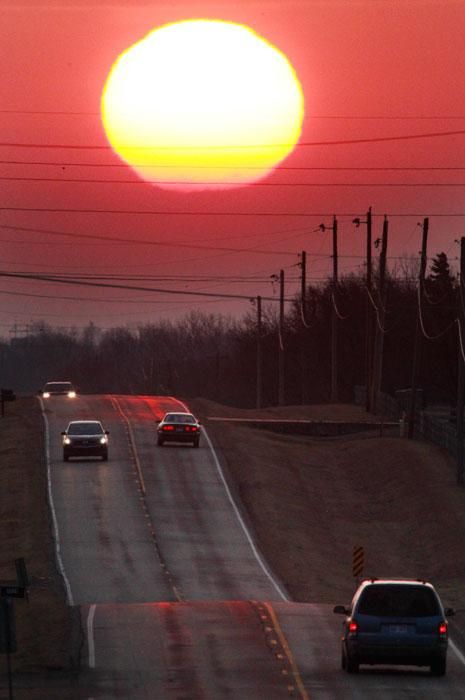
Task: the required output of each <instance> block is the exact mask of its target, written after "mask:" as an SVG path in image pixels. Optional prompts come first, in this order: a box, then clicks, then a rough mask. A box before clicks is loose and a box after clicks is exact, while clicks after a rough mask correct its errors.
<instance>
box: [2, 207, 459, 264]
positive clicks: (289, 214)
mask: <svg viewBox="0 0 465 700" xmlns="http://www.w3.org/2000/svg"><path fill="white" fill-rule="evenodd" d="M2 211H24V212H47V213H56V214H60V213H66V214H130V215H135V214H137V215H145V216H147V215H148V216H239V217H248V216H255V217H256V216H259V217H260V216H266V217H271V216H278V217H302V218H313V219H315V218H321V217H328V216H333V214H332V213H328V212H324V213H315V212H312V213H310V212H288V211H284V212H282V211H280V212H268V211H261V212H252V211H245V212H244V211H169V210H144V209H70V208H66V207H64V208H58V207H0V213H1V212H2ZM359 214H360V212H343V213H339V214H338V216H339V217H353V216H359ZM385 215H386V216H389V217H403V218H409V217H416V218H418V217H423V216H424V215H425V214H424V212H387V213H386V214H373V215H372V216H373V217H384V216H385ZM427 216H428V217H442V218H452V217H464V216H465V212H441V213H436V214H434V213H433V214H431V213H429V214H428V215H427ZM2 228H15V227H13V226H6V225H2ZM63 235H66V234H63ZM147 245H151V243H150V242H147ZM191 247H192V246H191ZM245 252H253V249H251V250H249V251H245ZM278 252H279V254H283V251H278ZM285 254H287V253H285ZM292 255H295V253H292Z"/></svg>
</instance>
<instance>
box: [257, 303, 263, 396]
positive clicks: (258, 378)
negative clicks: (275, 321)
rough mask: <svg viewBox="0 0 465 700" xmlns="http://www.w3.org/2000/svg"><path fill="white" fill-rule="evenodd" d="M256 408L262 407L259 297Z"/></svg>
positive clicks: (260, 310)
mask: <svg viewBox="0 0 465 700" xmlns="http://www.w3.org/2000/svg"><path fill="white" fill-rule="evenodd" d="M256 407H257V408H261V407H262V298H261V296H257V396H256Z"/></svg>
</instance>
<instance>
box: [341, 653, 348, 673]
mask: <svg viewBox="0 0 465 700" xmlns="http://www.w3.org/2000/svg"><path fill="white" fill-rule="evenodd" d="M341 668H342V670H343V671H345V670H346V669H347V659H346V655H345V654H344V652H342V653H341Z"/></svg>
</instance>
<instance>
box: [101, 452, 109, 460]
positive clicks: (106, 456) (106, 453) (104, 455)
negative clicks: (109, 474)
mask: <svg viewBox="0 0 465 700" xmlns="http://www.w3.org/2000/svg"><path fill="white" fill-rule="evenodd" d="M102 462H108V452H104V453H103V455H102Z"/></svg>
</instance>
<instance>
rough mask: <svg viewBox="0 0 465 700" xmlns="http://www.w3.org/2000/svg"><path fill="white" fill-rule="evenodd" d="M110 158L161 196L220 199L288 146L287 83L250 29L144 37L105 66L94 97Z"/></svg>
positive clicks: (299, 108) (290, 72) (200, 26)
mask: <svg viewBox="0 0 465 700" xmlns="http://www.w3.org/2000/svg"><path fill="white" fill-rule="evenodd" d="M101 108H102V119H103V124H104V127H105V132H106V134H107V137H108V140H109V141H110V144H111V145H112V147H113V149H114V151H115V152H116V153H117V154H118V155H119V156H120V157H121V158H122V159H123V160H124V161H125V162H127V163H128V164H129V165H130V166H131V167H132V168H133V169H134V170H135V171H136V172H137V173H138V174H139V175H140V176H141V177H142V178H144V179H145V180H147V181H150V182H153V183H154V184H155V185H158V186H159V187H165V188H170V189H181V190H192V189H218V188H221V189H224V188H228V187H238V186H241V185H242V186H243V185H246V184H248V183H251V182H255V181H256V180H259V179H261V178H263V177H264V176H265V175H266V174H267V173H269V172H270V170H272V169H273V168H274V167H275V166H276V165H277V164H278V163H279V162H280V161H282V160H283V159H284V158H285V157H286V156H287V155H288V154H289V153H290V152H291V151H292V150H293V148H294V146H295V144H296V143H297V141H298V139H299V136H300V131H301V127H302V120H303V112H304V101H303V93H302V89H301V86H300V83H299V80H298V78H297V76H296V73H295V71H294V69H293V67H292V66H291V64H290V62H289V61H288V59H287V58H286V57H285V56H284V54H283V53H281V52H280V51H279V50H278V49H277V48H276V47H275V46H273V45H272V44H270V43H269V42H267V41H266V40H265V39H264V38H263V37H260V36H259V35H258V34H256V33H255V32H254V31H253V30H252V29H250V28H248V27H246V26H243V25H240V24H234V23H231V22H223V21H219V20H206V19H198V20H187V21H182V22H177V23H174V24H167V25H164V26H162V27H160V28H158V29H155V30H154V31H152V32H150V33H149V34H148V35H147V36H145V37H144V38H143V39H142V40H141V41H139V42H137V43H136V44H134V45H133V46H131V47H129V48H128V49H127V50H126V51H124V52H123V53H122V54H121V55H120V56H119V57H118V58H117V59H116V61H115V63H114V64H113V67H112V69H111V71H110V73H109V75H108V78H107V81H106V83H105V86H104V89H103V93H102V104H101Z"/></svg>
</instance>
